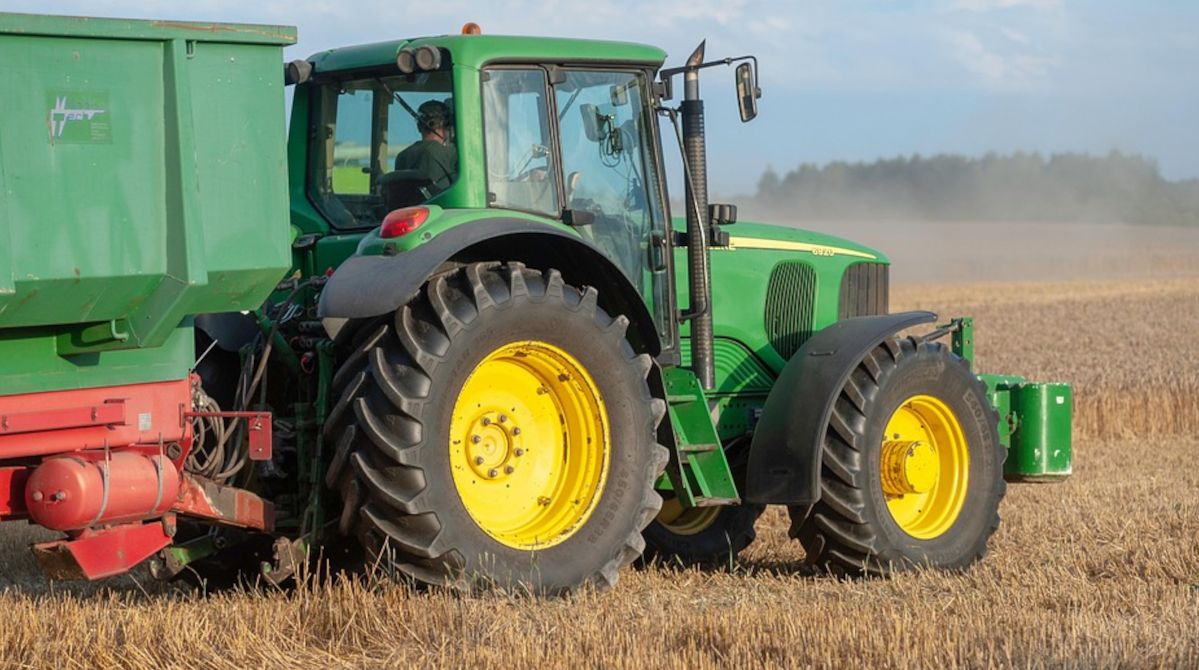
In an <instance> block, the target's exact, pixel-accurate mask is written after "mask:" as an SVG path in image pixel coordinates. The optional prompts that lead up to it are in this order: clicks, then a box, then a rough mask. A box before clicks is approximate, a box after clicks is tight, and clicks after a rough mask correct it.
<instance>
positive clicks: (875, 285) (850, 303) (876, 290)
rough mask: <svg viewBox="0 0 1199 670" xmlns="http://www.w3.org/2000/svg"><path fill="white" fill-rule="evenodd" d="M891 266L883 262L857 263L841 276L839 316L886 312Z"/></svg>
mask: <svg viewBox="0 0 1199 670" xmlns="http://www.w3.org/2000/svg"><path fill="white" fill-rule="evenodd" d="M889 270H890V266H888V265H883V264H882V263H856V264H854V265H851V266H849V267H848V268H847V269H846V270H845V274H844V275H842V277H841V302H840V307H839V308H838V314H837V316H838V318H841V319H848V318H852V317H855V316H873V315H875V314H886V313H887V309H888V300H889V298H890V295H889V294H890V274H889Z"/></svg>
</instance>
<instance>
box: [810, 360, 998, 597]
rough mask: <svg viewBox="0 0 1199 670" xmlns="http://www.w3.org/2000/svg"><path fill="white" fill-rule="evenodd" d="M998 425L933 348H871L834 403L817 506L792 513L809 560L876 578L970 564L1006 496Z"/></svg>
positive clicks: (973, 383)
mask: <svg viewBox="0 0 1199 670" xmlns="http://www.w3.org/2000/svg"><path fill="white" fill-rule="evenodd" d="M997 427H998V415H997V414H996V412H995V410H994V409H993V408H992V407H991V405H990V402H989V401H988V399H987V395H986V388H985V387H984V386H983V384H982V382H981V381H979V379H978V378H977V377H975V376H974V374H973V373H971V372H970V369H969V367H968V366H967V364H966V362H965V361H964V360H962V359H961V358H959V357H957V356H955V355H954V354H952V353H951V352H949V351H948V350H946V349H945V348H944V347H943V346H942V345H941V344H939V343H936V342H921V341H918V340H915V339H913V338H905V339H899V338H894V337H893V338H889V339H887V340H885V341H884V342H883V343H882V344H880V345H878V346H877V347H875V348H874V349H873V350H872V351H871V352H870V353H869V354H867V355H866V357H865V358H864V359H863V360H862V361H861V362H860V363H859V364H858V366H857V367H856V368H855V369H854V371H853V372H852V373H851V375H850V377H849V379H848V380H847V381H846V383H845V385H844V387H842V389H841V392H840V394H839V396H838V397H837V400H836V404H835V406H834V409H833V413H832V416H831V418H830V422H829V426H828V430H827V431H826V435H825V440H824V445H823V450H822V462H821V472H820V501H819V502H817V503H816V505H815V506H813V507H812V508H810V509H809V508H806V507H803V508H800V507H793V508H791V510H790V511H791V519H792V531H791V533H792V535H793V536H794V537H798V538H799V541H800V542H801V543H802V544H803V546H804V549H805V550H806V552H807V561H808V563H809V564H813V565H815V566H818V567H820V568H822V569H825V570H828V571H831V572H834V573H838V574H883V573H886V572H891V571H898V570H905V569H909V568H912V567H932V568H940V569H947V570H956V569H962V568H965V567H967V566H969V565H970V564H972V563H974V562H975V561H977V560H978V559H980V558H981V557H982V556H983V554H984V553H985V552H986V549H987V540H988V539H989V538H990V536H991V534H992V533H994V532H995V530H996V528H998V526H999V513H998V509H999V502H1000V500H1001V499H1002V498H1003V495H1004V493H1005V491H1006V484H1005V483H1004V481H1003V461H1004V459H1005V458H1006V455H1007V452H1006V450H1005V449H1004V447H1003V445H1002V443H1000V442H999V435H998V428H997Z"/></svg>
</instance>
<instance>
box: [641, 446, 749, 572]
mask: <svg viewBox="0 0 1199 670" xmlns="http://www.w3.org/2000/svg"><path fill="white" fill-rule="evenodd" d="M748 455H749V441H748V440H747V439H742V440H737V441H735V442H734V443H732V444H730V445H729V446H728V447H727V448H726V449H725V456H726V457H727V458H728V461H729V467H730V468H731V469H732V471H733V480H734V481H735V483H736V484H737V490H739V491H744V490H745V467H746V464H747V460H748ZM764 509H766V508H765V506H763V505H749V504H741V505H720V506H717V507H691V508H687V507H683V506H682V504H680V503H679V501H678V499H677V498H676V497H674V496H673V495H664V496H663V501H662V511H660V512H659V513H658V516H657V518H655V519H654V522H653V523H651V524H650V525H649V527H648V528H646V529H645V554H646V558H647V559H651V560H658V561H663V562H667V563H671V562H677V563H683V564H699V565H723V564H729V563H731V562H732V561H733V560H734V559H735V558H736V557H737V555H738V554H740V553H741V552H742V551H743V550H744V549H745V548H746V547H748V546H749V545H750V544H752V543H753V541H754V539H755V538H756V537H757V534H756V533H755V532H754V524H755V523H756V522H757V520H758V517H759V516H761V515H762V511H763V510H764Z"/></svg>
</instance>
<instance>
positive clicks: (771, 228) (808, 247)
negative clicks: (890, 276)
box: [676, 222, 890, 263]
mask: <svg viewBox="0 0 1199 670" xmlns="http://www.w3.org/2000/svg"><path fill="white" fill-rule="evenodd" d="M676 225H679V224H677V223H676ZM725 230H726V231H727V232H728V233H729V244H730V247H729V248H731V249H771V250H776V251H797V252H805V251H806V252H809V253H811V254H812V255H815V256H824V257H828V256H843V257H850V258H859V259H861V260H863V261H870V262H875V263H889V262H890V261H889V260H888V259H887V257H886V255H884V254H883V253H882V252H880V251H878V250H876V249H871V248H870V247H867V246H865V245H862V244H858V243H856V242H851V241H849V240H846V239H843V238H840V237H836V236H833V235H825V234H824V233H816V232H812V231H810V230H802V229H800V228H792V227H790V226H779V225H772V224H765V223H752V222H737V223H736V224H734V225H731V226H728V227H726V228H725Z"/></svg>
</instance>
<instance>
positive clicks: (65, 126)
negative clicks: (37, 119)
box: [46, 91, 112, 144]
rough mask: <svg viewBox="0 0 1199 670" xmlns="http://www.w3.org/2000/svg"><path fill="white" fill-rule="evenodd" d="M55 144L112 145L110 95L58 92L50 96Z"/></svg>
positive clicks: (47, 103) (48, 103) (49, 125)
mask: <svg viewBox="0 0 1199 670" xmlns="http://www.w3.org/2000/svg"><path fill="white" fill-rule="evenodd" d="M46 98H47V100H46V105H47V107H49V110H50V111H49V115H48V117H47V121H46V123H47V126H48V128H49V131H50V143H51V144H109V143H111V142H112V124H111V123H110V116H111V114H110V112H109V106H108V93H107V92H96V91H90V92H85V91H57V92H53V93H51V94H49V95H48V96H46Z"/></svg>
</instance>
